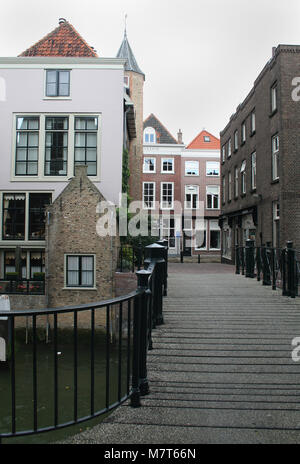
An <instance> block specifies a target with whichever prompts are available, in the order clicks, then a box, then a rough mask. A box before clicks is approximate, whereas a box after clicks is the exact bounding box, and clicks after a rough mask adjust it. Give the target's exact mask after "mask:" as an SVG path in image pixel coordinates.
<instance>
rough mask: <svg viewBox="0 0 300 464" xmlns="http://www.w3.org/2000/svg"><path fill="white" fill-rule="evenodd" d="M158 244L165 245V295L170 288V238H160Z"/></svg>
mask: <svg viewBox="0 0 300 464" xmlns="http://www.w3.org/2000/svg"><path fill="white" fill-rule="evenodd" d="M156 243H157V244H158V245H161V246H163V247H164V249H165V252H164V260H165V266H164V279H163V281H164V296H167V289H168V240H164V239H163V240H158V241H157V242H156Z"/></svg>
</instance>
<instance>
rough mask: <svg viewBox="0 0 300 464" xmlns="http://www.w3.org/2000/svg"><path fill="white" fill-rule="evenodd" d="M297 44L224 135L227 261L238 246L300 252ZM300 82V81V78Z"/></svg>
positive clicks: (266, 71) (283, 52) (271, 65)
mask: <svg viewBox="0 0 300 464" xmlns="http://www.w3.org/2000/svg"><path fill="white" fill-rule="evenodd" d="M299 53H300V46H298V45H279V46H278V47H277V48H273V53H272V57H271V59H270V60H269V61H268V63H267V64H266V65H265V67H264V68H263V70H262V71H261V73H260V74H259V76H258V77H257V79H256V80H255V82H254V86H253V88H252V89H251V91H250V92H249V94H248V95H247V97H246V98H245V100H244V101H243V102H242V103H241V104H240V105H239V106H238V108H237V110H236V113H235V114H233V115H232V116H231V118H230V121H229V123H228V124H227V126H226V127H225V128H224V129H223V130H222V131H221V160H222V165H221V185H222V193H221V196H222V210H221V218H220V223H221V227H222V259H223V260H224V261H225V262H227V261H228V262H234V247H235V245H244V244H245V241H246V240H247V239H248V238H251V239H254V240H255V243H256V245H257V246H259V245H261V244H267V242H270V243H271V245H272V246H274V247H283V246H285V243H286V241H287V240H291V241H293V243H294V246H295V247H296V248H298V249H299V248H300V201H299V200H300V175H299V173H300V158H299V151H298V147H299V145H300V134H299V126H300V109H299V108H300V107H299V96H298V93H299V78H297V76H298V75H299ZM297 79H298V80H297Z"/></svg>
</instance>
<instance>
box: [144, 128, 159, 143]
mask: <svg viewBox="0 0 300 464" xmlns="http://www.w3.org/2000/svg"><path fill="white" fill-rule="evenodd" d="M144 143H156V132H155V129H153V127H146V129H145V130H144Z"/></svg>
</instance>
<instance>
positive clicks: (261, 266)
mask: <svg viewBox="0 0 300 464" xmlns="http://www.w3.org/2000/svg"><path fill="white" fill-rule="evenodd" d="M235 266H236V271H235V272H236V274H242V275H245V276H246V277H250V278H254V277H256V278H257V280H258V281H262V284H263V285H269V286H272V289H273V290H276V289H277V288H280V289H282V295H286V296H290V297H291V298H295V297H296V296H298V294H299V284H300V252H299V251H297V250H295V249H294V248H293V243H292V242H291V241H288V242H287V243H286V247H285V248H274V247H272V246H271V243H270V242H267V243H266V245H262V246H259V247H255V246H254V240H247V241H246V246H239V245H237V246H236V247H235Z"/></svg>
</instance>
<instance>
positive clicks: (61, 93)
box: [46, 69, 70, 97]
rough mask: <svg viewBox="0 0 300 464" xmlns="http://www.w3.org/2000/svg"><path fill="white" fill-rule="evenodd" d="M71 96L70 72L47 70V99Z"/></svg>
mask: <svg viewBox="0 0 300 464" xmlns="http://www.w3.org/2000/svg"><path fill="white" fill-rule="evenodd" d="M68 96H70V71H68V70H58V69H47V71H46V97H68Z"/></svg>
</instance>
